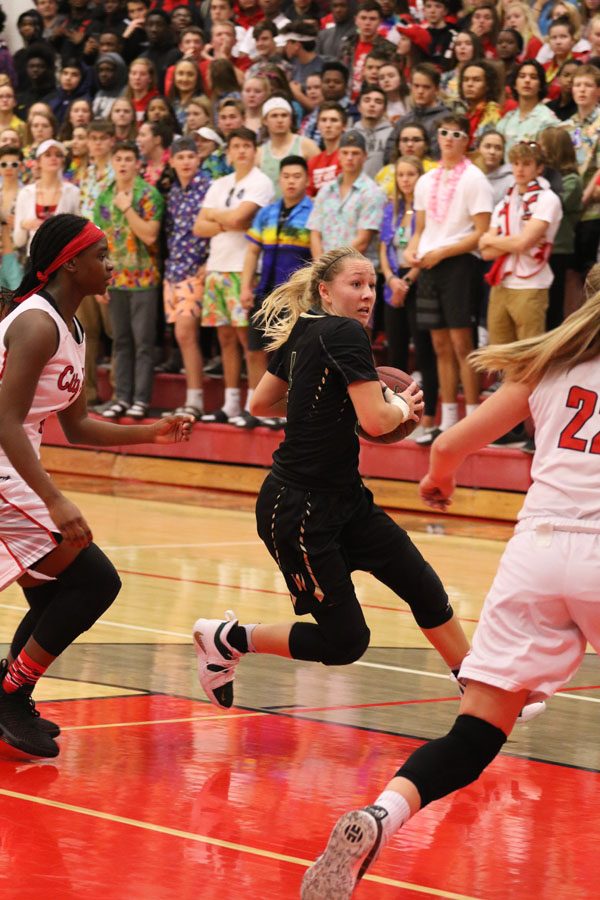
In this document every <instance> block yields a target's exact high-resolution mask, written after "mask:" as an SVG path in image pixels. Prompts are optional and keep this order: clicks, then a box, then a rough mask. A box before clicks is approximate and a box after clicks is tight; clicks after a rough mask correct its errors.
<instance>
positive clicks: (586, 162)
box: [559, 106, 600, 221]
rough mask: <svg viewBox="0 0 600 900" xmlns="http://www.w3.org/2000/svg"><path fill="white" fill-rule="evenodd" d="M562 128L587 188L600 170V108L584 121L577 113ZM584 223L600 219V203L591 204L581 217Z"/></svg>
mask: <svg viewBox="0 0 600 900" xmlns="http://www.w3.org/2000/svg"><path fill="white" fill-rule="evenodd" d="M559 125H560V127H561V128H566V129H567V131H568V132H569V136H570V138H571V141H572V142H573V147H574V148H575V156H576V158H577V167H578V169H579V174H580V175H581V177H582V178H583V186H584V187H585V186H586V185H587V184H588V182H589V181H590V179H591V178H592V177H593V176H594V175H595V174H596V171H597V169H598V168H600V106H597V107H596V108H595V109H594V110H592V112H591V113H590V114H589V115H587V116H586V117H585V118H584V119H582V118H581V116H580V115H579V113H575V115H574V116H571V118H570V119H567V120H566V121H565V122H560V123H559ZM581 219H582V221H585V220H589V219H600V203H589V204H588V205H587V206H586V207H585V209H584V211H583V214H582V216H581Z"/></svg>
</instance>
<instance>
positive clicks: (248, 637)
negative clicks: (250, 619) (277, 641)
mask: <svg viewBox="0 0 600 900" xmlns="http://www.w3.org/2000/svg"><path fill="white" fill-rule="evenodd" d="M257 625H258V622H255V623H254V625H242V628H243V629H245V631H246V640H247V641H248V653H257V652H258V651H257V649H256V647H255V646H254V644H253V643H252V632H253V631H254V629H255V628H256V626H257Z"/></svg>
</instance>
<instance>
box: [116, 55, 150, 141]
mask: <svg viewBox="0 0 600 900" xmlns="http://www.w3.org/2000/svg"><path fill="white" fill-rule="evenodd" d="M157 94H158V89H157V87H156V71H155V69H154V66H153V64H152V62H151V61H150V60H149V59H145V58H144V57H141V56H140V57H138V59H134V61H133V62H132V63H131V64H130V66H129V76H128V79H127V88H126V89H125V91H124V93H123V96H124V97H125V98H126V99H127V100H129V102H130V103H131V105H132V106H133V108H134V109H135V121H136V125H137V126H138V127H139V126H140V125H141V124H142V122H143V121H144V116H145V114H146V109H147V108H148V104H149V103H150V101H151V100H152V98H153V97H156V95H157Z"/></svg>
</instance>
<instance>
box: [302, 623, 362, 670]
mask: <svg viewBox="0 0 600 900" xmlns="http://www.w3.org/2000/svg"><path fill="white" fill-rule="evenodd" d="M370 639H371V632H370V631H369V629H368V628H367V626H366V625H365V626H364V627H363V628H361V629H360V630H358V631H353V632H347V633H343V634H340V635H339V638H337V639H334V638H333V637H332V636H331V635H330V634H325V633H324V632H323V630H322V629H321V628H320V626H319V625H311V624H309V623H308V622H296V623H295V624H294V625H292V630H291V632H290V653H291V655H292V657H293V659H305V660H311V661H312V662H320V663H323V665H325V666H346V665H349V664H350V663H353V662H356V660H357V659H360V657H361V656H362V655H363V653H364V652H365V651H366V649H367V647H368V646H369V641H370Z"/></svg>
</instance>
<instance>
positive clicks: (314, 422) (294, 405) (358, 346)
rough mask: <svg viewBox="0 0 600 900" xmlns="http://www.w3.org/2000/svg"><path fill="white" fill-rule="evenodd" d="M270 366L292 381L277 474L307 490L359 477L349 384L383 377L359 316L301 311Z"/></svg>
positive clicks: (275, 465)
mask: <svg viewBox="0 0 600 900" xmlns="http://www.w3.org/2000/svg"><path fill="white" fill-rule="evenodd" d="M269 372H271V374H272V375H275V376H276V377H277V378H281V379H282V380H284V381H287V382H288V386H289V387H288V403H287V425H286V429H285V438H284V440H283V442H282V443H281V444H280V446H279V448H278V449H277V450H276V451H275V453H274V454H273V470H272V471H273V474H274V475H275V476H276V477H277V478H280V479H281V480H282V481H284V482H286V483H289V484H291V485H293V486H295V487H299V488H302V489H306V490H320V491H323V490H325V491H341V490H344V488H346V487H348V486H349V485H350V484H352V483H354V482H356V480H357V479H358V477H359V476H358V453H359V443H358V437H357V435H356V422H357V420H356V413H355V412H354V407H353V405H352V401H351V400H350V396H349V394H348V390H347V388H348V385H349V384H352V382H354V381H378V380H379V378H378V375H377V372H376V371H375V365H374V363H373V355H372V353H371V346H370V344H369V338H368V336H367V333H366V331H365V330H364V328H363V327H362V325H361V324H360V323H359V322H357V321H356V320H354V319H347V318H343V317H341V316H330V315H325V314H324V313H321V312H317V311H311V312H308V313H304V314H303V315H301V316H300V318H299V319H298V321H297V322H296V324H295V325H294V327H293V329H292V331H291V333H290V336H289V338H288V340H287V341H286V342H285V344H284V345H283V346H282V347H280V348H279V349H278V350H277V351H276V352H275V353H274V354H273V357H272V359H271V361H270V364H269Z"/></svg>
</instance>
